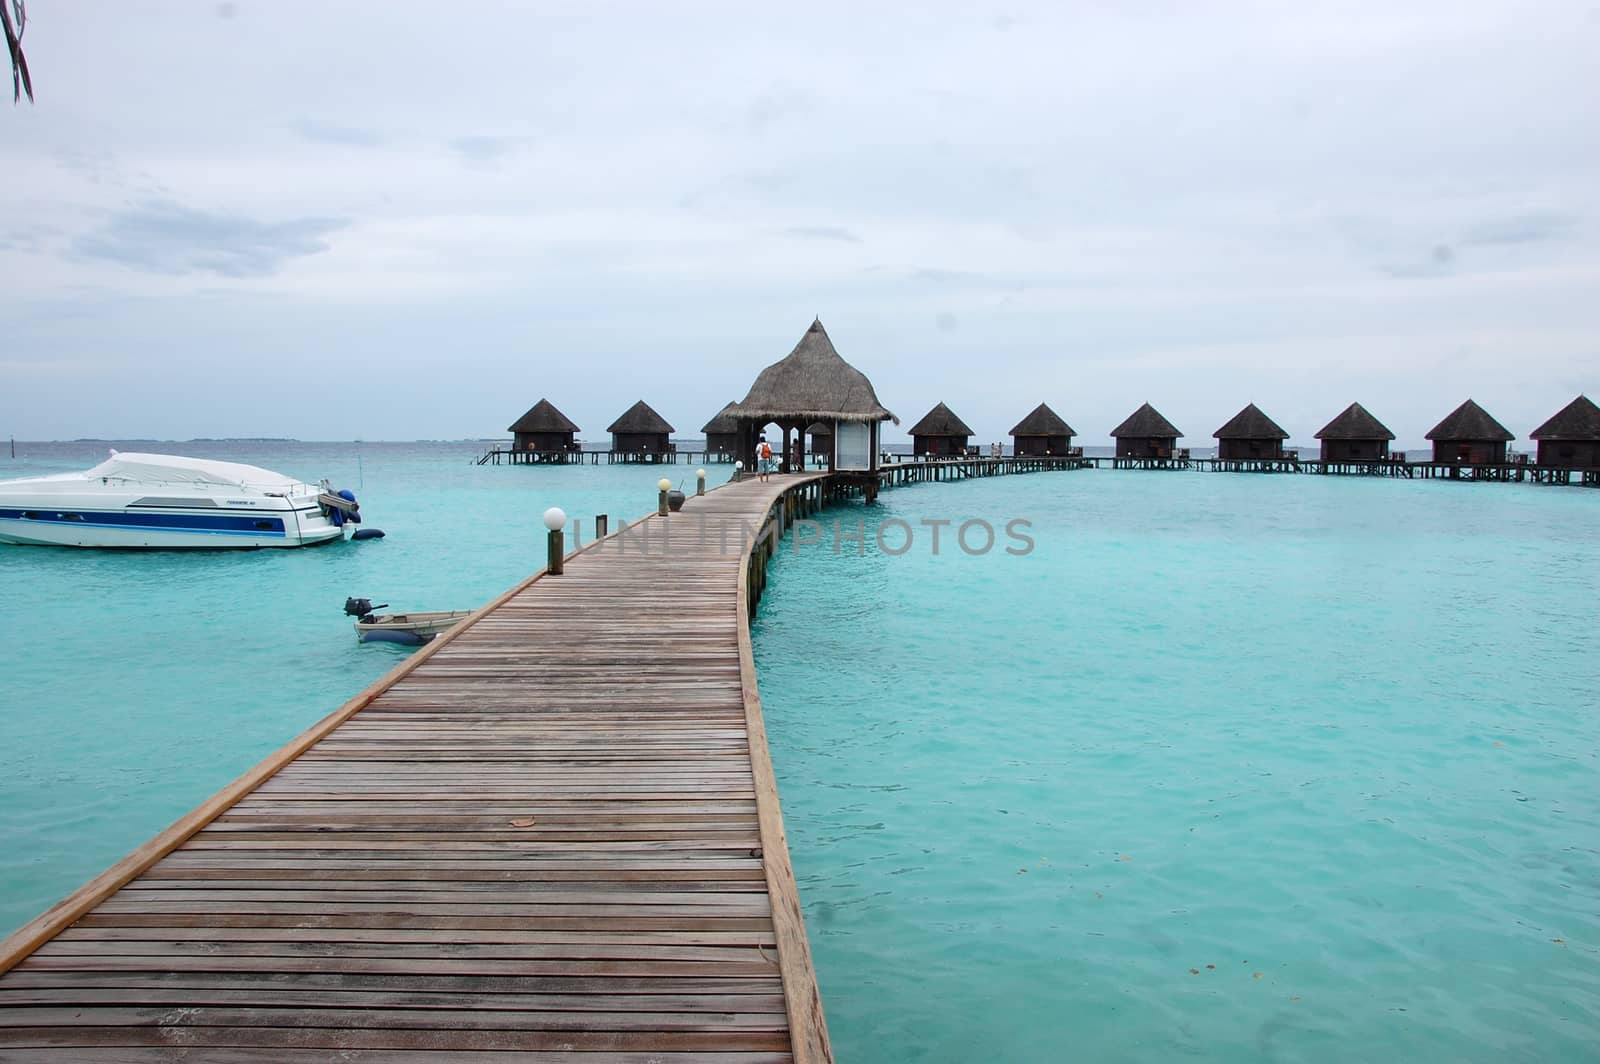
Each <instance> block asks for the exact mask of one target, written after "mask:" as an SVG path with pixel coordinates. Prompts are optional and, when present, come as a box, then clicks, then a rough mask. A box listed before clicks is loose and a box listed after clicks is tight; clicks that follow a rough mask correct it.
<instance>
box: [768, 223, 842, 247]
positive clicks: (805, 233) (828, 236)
mask: <svg viewBox="0 0 1600 1064" xmlns="http://www.w3.org/2000/svg"><path fill="white" fill-rule="evenodd" d="M784 234H785V235H786V236H795V237H800V238H801V239H803V240H840V241H843V242H844V243H846V244H859V243H861V238H860V237H859V236H856V234H854V233H852V232H851V231H850V230H848V229H844V228H842V227H840V226H837V225H793V226H790V227H789V228H788V229H785V230H784Z"/></svg>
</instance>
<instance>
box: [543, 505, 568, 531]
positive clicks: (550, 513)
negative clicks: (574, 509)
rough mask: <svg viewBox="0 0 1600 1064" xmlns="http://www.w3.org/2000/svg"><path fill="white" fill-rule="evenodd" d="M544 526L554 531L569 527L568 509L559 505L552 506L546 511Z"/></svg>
mask: <svg viewBox="0 0 1600 1064" xmlns="http://www.w3.org/2000/svg"><path fill="white" fill-rule="evenodd" d="M544 527H546V528H548V529H549V530H550V531H552V532H557V531H560V530H561V529H563V528H566V527H567V511H565V510H563V509H562V508H561V507H559V506H552V507H550V509H548V510H546V511H545V512H544Z"/></svg>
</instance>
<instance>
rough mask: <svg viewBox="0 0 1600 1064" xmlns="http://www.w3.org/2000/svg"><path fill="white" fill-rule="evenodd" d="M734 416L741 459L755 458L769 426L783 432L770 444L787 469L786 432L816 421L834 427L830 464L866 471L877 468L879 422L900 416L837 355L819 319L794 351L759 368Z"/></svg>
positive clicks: (788, 448) (864, 377)
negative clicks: (739, 426) (740, 436)
mask: <svg viewBox="0 0 1600 1064" xmlns="http://www.w3.org/2000/svg"><path fill="white" fill-rule="evenodd" d="M739 420H740V422H741V423H742V424H743V425H745V426H747V428H746V430H745V438H744V439H743V440H741V441H740V444H741V445H740V453H741V456H742V458H743V459H744V461H746V462H749V461H751V460H752V458H753V457H754V453H755V440H756V437H757V435H758V434H759V433H760V431H761V430H762V429H763V428H764V427H765V426H766V425H769V424H776V425H777V426H778V427H779V429H780V430H781V431H782V433H783V439H782V440H781V441H780V446H779V447H777V448H774V450H776V451H777V453H778V454H780V455H782V456H783V459H784V463H785V464H784V466H783V468H784V469H785V470H787V469H788V468H789V466H788V461H789V456H790V455H791V454H793V453H794V449H793V447H792V445H790V443H789V434H790V433H791V432H794V433H799V432H802V431H804V430H805V427H806V426H807V425H810V424H811V423H812V422H817V421H820V422H822V423H823V424H824V425H826V426H830V427H832V429H833V451H832V453H831V454H830V455H829V456H828V461H829V468H830V469H836V470H848V471H854V470H862V471H871V470H875V469H877V467H878V424H879V422H883V421H893V422H894V423H895V424H897V425H898V424H899V423H900V419H899V418H897V417H895V416H894V414H892V413H890V411H889V410H888V408H886V407H885V406H884V405H883V404H882V403H880V402H878V393H877V392H876V391H874V390H873V388H872V382H871V381H869V380H868V379H867V377H866V374H864V373H862V372H861V371H860V370H858V369H856V368H855V367H854V366H852V365H850V363H848V362H846V361H845V360H844V359H843V358H841V357H840V356H839V352H838V351H837V350H835V349H834V346H833V341H832V340H831V339H830V338H829V337H828V332H827V330H826V329H824V328H823V327H822V320H821V319H820V318H819V319H817V320H816V321H813V322H812V323H811V327H810V328H809V329H807V330H806V332H805V335H804V336H802V337H800V342H799V343H797V344H795V346H794V350H793V351H790V352H789V354H787V355H786V356H784V357H783V358H782V359H780V360H779V361H777V362H774V363H773V364H772V365H770V366H768V367H767V368H766V369H764V370H762V371H761V373H760V374H759V375H758V376H757V377H756V381H755V383H754V384H752V385H751V386H750V394H748V395H746V396H745V397H744V398H743V399H741V400H740V401H739Z"/></svg>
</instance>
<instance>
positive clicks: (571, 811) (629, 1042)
mask: <svg viewBox="0 0 1600 1064" xmlns="http://www.w3.org/2000/svg"><path fill="white" fill-rule="evenodd" d="M819 481H820V478H819V477H818V476H816V475H810V474H808V475H797V476H776V477H774V478H773V479H772V480H771V481H769V482H767V483H761V482H759V481H756V480H755V479H753V478H752V479H747V480H745V481H744V482H742V483H738V484H731V485H726V486H724V487H722V488H719V489H718V490H715V491H713V492H711V493H709V494H708V495H706V496H705V497H702V498H691V499H690V500H688V503H687V504H686V506H685V508H684V511H683V512H682V513H680V514H674V515H671V516H669V517H650V518H647V519H646V520H644V521H641V522H638V523H636V524H635V525H632V526H630V527H629V528H628V529H625V530H623V531H621V532H619V533H616V534H613V535H611V536H609V537H607V538H605V539H603V540H600V541H598V542H596V543H593V544H590V545H589V546H588V547H586V548H584V549H582V550H580V551H578V552H576V553H574V554H573V555H571V556H570V557H568V558H567V559H566V562H565V573H564V575H559V576H555V575H547V574H545V573H540V574H537V575H535V576H534V577H533V578H531V579H529V580H528V581H527V582H525V583H523V584H522V585H520V586H518V587H517V588H514V589H513V590H511V591H509V592H507V593H506V594H505V595H503V596H501V597H500V598H499V599H497V600H496V601H494V602H493V603H491V604H489V605H488V606H486V607H484V608H483V609H482V610H479V611H478V612H476V613H475V614H474V615H473V616H472V617H471V618H469V619H468V620H467V621H466V622H464V623H463V624H462V625H460V626H459V627H457V628H456V629H454V630H453V631H451V632H449V633H447V634H446V635H444V636H442V637H440V638H439V639H438V640H437V641H436V642H434V643H433V644H431V645H430V646H428V647H426V648H424V649H422V650H420V651H418V652H417V653H416V654H415V655H414V656H413V657H411V658H410V659H409V660H407V661H406V662H405V663H404V664H403V665H401V666H400V667H399V668H397V669H396V670H395V671H394V672H392V673H390V674H389V675H388V676H386V677H384V678H383V679H381V680H380V681H378V682H377V683H376V684H374V685H373V686H372V687H371V688H369V689H368V690H366V691H364V692H362V693H361V694H360V695H358V696H357V697H356V698H354V699H352V700H351V701H350V702H348V703H346V704H345V705H344V706H343V707H341V708H340V709H339V710H338V711H337V712H335V713H334V714H332V715H331V716H329V717H328V718H326V719H325V720H323V721H322V722H320V723H319V724H317V725H316V726H314V727H313V728H311V729H310V730H309V731H307V732H306V733H305V734H304V735H302V736H301V737H299V738H298V739H296V740H295V741H294V742H293V743H291V744H289V746H287V747H285V748H284V749H283V750H281V751H279V752H278V753H276V754H274V755H273V756H272V757H270V758H268V759H267V760H266V761H265V762H263V763H262V764H261V765H259V766H257V767H256V768H255V769H253V770H251V771H250V772H249V773H247V774H246V775H245V776H243V777H242V778H240V779H239V780H238V781H236V782H235V783H233V784H231V785H230V786H229V787H228V788H226V789H225V790H224V791H222V792H221V793H220V794H218V795H217V796H215V797H214V798H212V799H211V800H209V801H207V802H206V803H205V804H204V805H202V806H201V807H200V808H198V809H197V810H195V811H194V812H193V813H191V814H189V815H188V816H186V817H185V818H184V819H183V820H181V821H179V822H178V823H177V824H175V825H174V826H173V827H172V828H170V829H168V830H167V831H166V832H164V833H162V834H161V835H160V836H158V837H157V838H155V839H154V840H152V841H151V842H149V843H147V844H145V845H144V846H142V847H140V848H139V849H138V850H136V851H134V853H132V854H131V855H129V856H128V857H127V858H125V859H124V860H123V861H122V862H120V863H119V864H117V865H115V866H113V867H112V868H111V869H110V870H109V871H107V872H106V873H104V874H103V875H101V876H100V877H99V878H97V879H96V880H94V881H92V882H91V883H89V884H88V885H87V886H85V887H84V888H83V889H81V890H80V891H78V892H76V893H75V894H73V895H72V896H70V897H69V898H67V899H66V900H65V901H63V902H62V903H60V904H59V905H57V906H55V907H54V908H53V909H51V910H50V911H48V912H47V913H45V914H44V915H42V916H41V917H39V918H38V919H36V920H34V921H33V922H32V923H30V924H28V925H26V926H25V927H23V928H22V929H21V930H20V931H18V932H17V933H16V934H15V935H13V936H12V937H11V938H9V939H7V940H6V941H5V942H4V943H0V972H4V974H3V975H0V1058H3V1059H23V1058H26V1059H29V1060H34V1059H72V1060H102V1061H117V1062H119V1064H123V1062H132V1061H142V1060H158V1059H160V1060H170V1059H180V1058H181V1059H193V1060H223V1061H230V1062H239V1061H273V1062H294V1061H325V1060H335V1059H337V1060H378V1059H381V1060H384V1061H415V1062H422V1061H433V1060H441V1059H471V1060H489V1059H495V1060H499V1059H501V1054H505V1053H511V1052H521V1053H526V1054H530V1055H528V1056H525V1057H521V1058H518V1059H526V1060H535V1061H553V1060H593V1061H599V1060H606V1061H627V1062H635V1064H642V1062H645V1061H662V1062H669V1061H688V1060H691V1059H692V1060H709V1061H723V1062H726V1064H776V1062H779V1061H790V1060H793V1061H799V1062H802V1064H804V1062H821V1061H828V1060H830V1059H831V1052H830V1048H829V1044H828V1037H827V1030H826V1027H825V1025H824V1022H823V1016H822V1008H821V1002H820V999H819V996H818V992H817V986H816V977H815V974H814V972H813V970H812V965H811V957H810V952H809V947H808V946H807V943H806V937H805V931H804V927H803V925H802V922H801V916H800V904H799V900H798V897H797V894H796V889H795V883H794V875H793V871H792V869H791V867H790V864H789V856H788V849H787V845H786V842H785V839H784V832H783V825H782V819H781V815H780V811H779V806H778V796H777V790H776V786H775V784H774V781H773V776H772V767H771V763H770V761H769V758H768V754H767V747H766V739H765V732H764V728H763V725H762V719H761V706H760V700H759V697H758V695H757V690H756V679H755V673H754V666H753V662H752V658H751V653H750V639H749V630H748V627H747V625H746V623H745V619H746V616H747V614H748V612H749V610H750V609H751V608H753V599H754V595H755V594H758V593H759V581H760V579H761V576H762V574H764V571H765V568H764V564H765V559H766V557H767V556H768V555H769V554H770V552H771V549H770V542H769V541H768V545H767V546H763V547H761V548H758V549H757V550H756V551H754V552H752V551H750V550H749V549H748V547H747V544H746V542H745V540H746V539H747V537H748V534H749V530H752V529H765V530H766V531H767V532H768V533H769V534H771V533H773V532H775V531H777V530H778V529H780V528H781V527H782V526H783V525H784V524H786V523H787V522H789V521H791V520H793V519H795V518H796V517H798V516H803V515H804V514H805V513H807V512H809V511H810V510H811V509H813V508H815V507H816V506H819V505H821V503H822V501H823V500H824V497H825V494H826V493H825V491H824V488H823V485H822V484H821V483H820V482H819ZM753 583H754V585H755V586H754V587H752V584H753ZM491 1055H492V1056H491Z"/></svg>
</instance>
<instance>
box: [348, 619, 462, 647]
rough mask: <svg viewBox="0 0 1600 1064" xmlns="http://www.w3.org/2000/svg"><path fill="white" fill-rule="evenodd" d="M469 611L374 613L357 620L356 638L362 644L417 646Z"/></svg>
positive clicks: (447, 628)
mask: <svg viewBox="0 0 1600 1064" xmlns="http://www.w3.org/2000/svg"><path fill="white" fill-rule="evenodd" d="M471 614H472V611H471V610H451V611H448V612H440V613H394V614H377V615H375V616H373V617H372V618H371V619H370V620H360V621H357V622H356V639H358V640H359V641H361V642H363V643H399V644H401V645H403V646H414V647H419V646H422V645H423V644H424V643H431V642H432V641H433V639H434V637H435V636H437V635H438V634H439V633H440V632H444V631H448V630H449V629H451V628H453V627H455V626H456V625H457V624H460V623H461V622H462V621H463V620H465V619H466V618H467V617H469V616H471Z"/></svg>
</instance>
